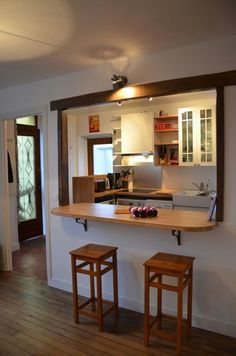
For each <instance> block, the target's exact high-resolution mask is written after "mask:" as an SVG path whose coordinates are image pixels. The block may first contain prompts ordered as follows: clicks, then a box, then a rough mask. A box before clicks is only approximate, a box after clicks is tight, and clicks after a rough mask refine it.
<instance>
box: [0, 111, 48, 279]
mask: <svg viewBox="0 0 236 356" xmlns="http://www.w3.org/2000/svg"><path fill="white" fill-rule="evenodd" d="M32 115H33V116H36V115H37V116H39V120H38V127H39V128H40V135H41V138H42V140H41V174H42V212H43V233H44V234H45V236H46V263H47V276H48V279H49V278H50V277H51V257H50V256H51V247H50V234H49V232H50V230H49V212H50V210H49V186H48V140H47V137H48V135H47V133H48V124H47V106H37V107H32V108H25V109H21V110H17V111H12V112H7V113H0V165H1V167H3V169H1V170H0V209H1V211H2V212H3V214H1V216H0V233H1V236H2V241H1V243H2V250H0V258H1V260H2V261H0V269H1V270H3V271H11V270H12V250H11V236H10V211H9V198H8V197H9V188H8V179H7V134H6V121H8V120H14V119H16V118H19V117H25V116H32Z"/></svg>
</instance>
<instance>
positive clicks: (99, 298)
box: [96, 262, 103, 331]
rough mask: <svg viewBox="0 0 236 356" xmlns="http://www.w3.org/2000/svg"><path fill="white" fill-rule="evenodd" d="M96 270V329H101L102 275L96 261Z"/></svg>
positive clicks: (99, 265) (98, 263)
mask: <svg viewBox="0 0 236 356" xmlns="http://www.w3.org/2000/svg"><path fill="white" fill-rule="evenodd" d="M96 272H97V303H98V329H99V331H103V312H102V275H101V263H100V262H96Z"/></svg>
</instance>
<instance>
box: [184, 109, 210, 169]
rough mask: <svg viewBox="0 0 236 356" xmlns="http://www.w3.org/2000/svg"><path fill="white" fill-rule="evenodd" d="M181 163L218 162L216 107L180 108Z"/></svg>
mask: <svg viewBox="0 0 236 356" xmlns="http://www.w3.org/2000/svg"><path fill="white" fill-rule="evenodd" d="M178 114H179V165H180V166H214V165H215V164H216V118H215V107H214V106H208V107H195V108H187V109H179V111H178Z"/></svg>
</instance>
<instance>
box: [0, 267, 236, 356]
mask: <svg viewBox="0 0 236 356" xmlns="http://www.w3.org/2000/svg"><path fill="white" fill-rule="evenodd" d="M0 355H4V356H5V355H7V356H8V355H17V356H21V355H53V356H57V355H76V356H79V355H134V356H139V355H159V356H161V355H175V349H174V347H173V344H171V343H168V342H165V341H161V340H157V339H156V338H155V337H152V338H151V346H150V347H145V346H144V345H143V315H142V314H140V313H136V312H131V311H128V310H125V309H120V318H119V319H118V321H116V320H115V319H114V318H113V316H112V315H111V316H110V315H107V317H106V318H105V330H104V332H103V333H99V332H98V330H97V325H96V322H95V321H94V320H90V319H86V318H85V317H84V318H81V324H79V325H76V324H74V322H73V314H72V296H71V294H70V293H67V292H63V291H60V290H57V289H54V288H50V287H48V286H47V284H46V283H45V282H43V281H40V280H37V279H35V278H31V277H27V276H24V275H22V274H19V273H17V272H0ZM183 355H220V356H224V355H236V339H233V338H229V337H226V336H222V335H218V334H214V333H211V332H206V331H203V330H200V329H196V328H193V333H192V337H191V339H185V340H184V347H183Z"/></svg>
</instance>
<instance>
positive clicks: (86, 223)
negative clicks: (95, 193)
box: [75, 218, 88, 231]
mask: <svg viewBox="0 0 236 356" xmlns="http://www.w3.org/2000/svg"><path fill="white" fill-rule="evenodd" d="M75 221H76V222H77V224H82V225H83V227H84V231H88V220H87V219H84V221H82V220H81V219H80V218H75Z"/></svg>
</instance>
